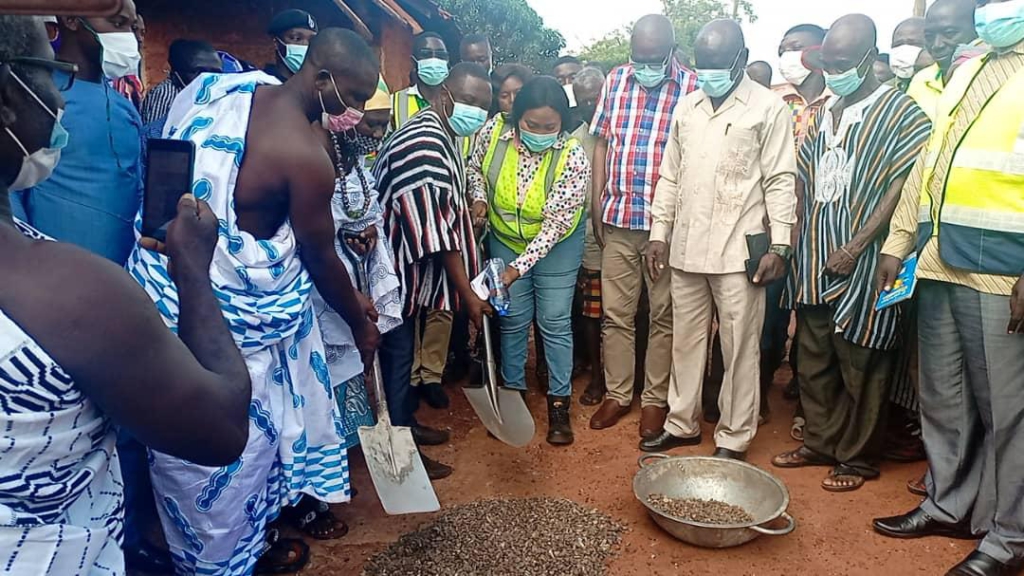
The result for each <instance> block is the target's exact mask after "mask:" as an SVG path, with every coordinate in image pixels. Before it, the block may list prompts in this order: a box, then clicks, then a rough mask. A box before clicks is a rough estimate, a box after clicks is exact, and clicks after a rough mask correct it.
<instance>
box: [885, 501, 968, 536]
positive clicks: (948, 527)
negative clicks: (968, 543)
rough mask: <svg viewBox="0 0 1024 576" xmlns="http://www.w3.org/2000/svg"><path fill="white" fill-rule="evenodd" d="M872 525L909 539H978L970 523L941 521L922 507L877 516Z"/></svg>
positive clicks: (892, 534)
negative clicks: (894, 514) (889, 515)
mask: <svg viewBox="0 0 1024 576" xmlns="http://www.w3.org/2000/svg"><path fill="white" fill-rule="evenodd" d="M872 525H873V526H874V527H875V531H876V532H878V533H879V534H882V535H883V536H888V537H890V538H904V539H908V538H924V537H926V536H943V537H945V538H956V539H959V540H977V536H975V535H974V534H972V533H971V529H970V527H969V526H968V525H966V524H946V523H945V522H939V521H938V520H936V519H934V518H932V517H931V516H929V515H928V514H927V513H925V511H924V510H921V509H920V508H915V509H914V510H912V511H910V512H908V513H906V514H901V515H899V516H892V517H890V518H876V519H875V521H874V522H872Z"/></svg>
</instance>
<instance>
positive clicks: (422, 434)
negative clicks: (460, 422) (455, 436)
mask: <svg viewBox="0 0 1024 576" xmlns="http://www.w3.org/2000/svg"><path fill="white" fill-rule="evenodd" d="M451 436H452V435H451V433H450V432H448V431H447V430H438V429H436V428H430V427H428V426H413V427H412V439H413V441H414V442H416V445H417V446H441V445H442V444H447V443H448V440H450V439H451Z"/></svg>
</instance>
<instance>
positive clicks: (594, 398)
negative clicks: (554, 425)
mask: <svg viewBox="0 0 1024 576" xmlns="http://www.w3.org/2000/svg"><path fill="white" fill-rule="evenodd" d="M605 394H607V392H601V393H600V394H594V393H593V391H591V390H590V389H589V388H587V389H586V390H584V391H583V394H582V395H580V404H582V405H584V406H598V405H600V404H601V403H602V402H604V395H605Z"/></svg>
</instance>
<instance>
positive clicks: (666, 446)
mask: <svg viewBox="0 0 1024 576" xmlns="http://www.w3.org/2000/svg"><path fill="white" fill-rule="evenodd" d="M700 441H701V437H700V434H697V435H696V436H694V437H693V438H680V437H678V436H673V435H672V434H670V433H668V432H662V433H661V434H660V435H658V436H655V437H654V438H651V439H650V440H643V441H641V442H640V449H641V450H643V451H644V452H667V451H669V450H672V449H673V448H681V447H683V446H700Z"/></svg>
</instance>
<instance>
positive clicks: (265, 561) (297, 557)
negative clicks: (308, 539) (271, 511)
mask: <svg viewBox="0 0 1024 576" xmlns="http://www.w3.org/2000/svg"><path fill="white" fill-rule="evenodd" d="M272 555H282V556H285V557H286V558H288V560H284V561H282V560H280V559H278V561H276V562H275V561H274V560H271V559H270V557H271V556H272ZM307 562H309V546H308V545H306V543H305V542H303V541H302V540H296V539H292V538H281V533H280V532H279V531H278V530H277V529H274V528H272V529H270V530H268V531H267V540H266V542H265V543H264V544H263V551H262V552H261V553H260V559H259V560H258V561H257V562H256V574H294V573H296V572H298V571H300V570H302V569H303V568H305V567H306V563H307Z"/></svg>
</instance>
